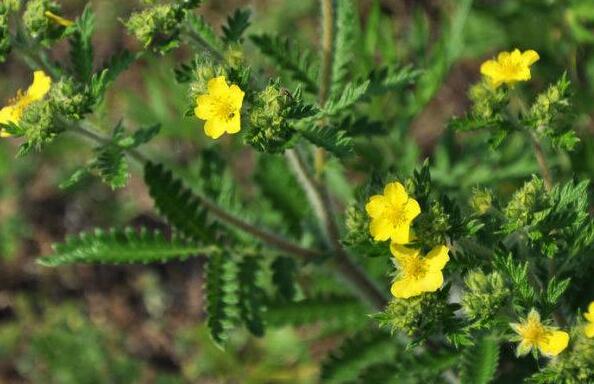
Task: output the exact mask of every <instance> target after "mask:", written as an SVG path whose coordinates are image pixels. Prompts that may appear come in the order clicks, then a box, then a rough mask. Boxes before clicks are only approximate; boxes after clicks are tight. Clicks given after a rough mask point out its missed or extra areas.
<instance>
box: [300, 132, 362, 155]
mask: <svg viewBox="0 0 594 384" xmlns="http://www.w3.org/2000/svg"><path fill="white" fill-rule="evenodd" d="M298 132H299V133H300V134H301V135H302V136H303V137H305V138H306V139H307V140H309V141H310V142H312V143H313V144H315V145H317V146H318V147H322V148H324V149H326V150H327V151H329V152H331V153H333V154H334V155H336V156H338V157H343V156H346V155H348V154H350V153H351V152H352V151H353V140H352V139H351V137H349V136H348V135H347V133H346V132H345V131H341V130H338V129H336V128H334V127H331V126H318V125H314V124H307V125H302V126H300V127H299V128H298Z"/></svg>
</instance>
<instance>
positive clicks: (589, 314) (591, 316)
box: [584, 308, 594, 323]
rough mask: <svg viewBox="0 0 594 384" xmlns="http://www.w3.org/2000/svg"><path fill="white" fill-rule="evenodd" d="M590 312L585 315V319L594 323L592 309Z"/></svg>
mask: <svg viewBox="0 0 594 384" xmlns="http://www.w3.org/2000/svg"><path fill="white" fill-rule="evenodd" d="M588 309H589V311H588V312H586V313H584V317H585V318H586V320H588V321H590V322H592V323H594V311H592V310H591V309H590V308H588Z"/></svg>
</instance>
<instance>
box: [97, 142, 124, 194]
mask: <svg viewBox="0 0 594 384" xmlns="http://www.w3.org/2000/svg"><path fill="white" fill-rule="evenodd" d="M96 154H97V155H96V156H97V157H96V159H95V162H93V168H94V169H96V170H97V172H98V173H99V176H100V177H101V180H102V181H103V182H104V183H106V184H109V186H111V188H112V189H117V188H123V187H125V186H126V184H128V177H129V173H128V161H127V160H126V156H125V155H124V151H123V150H122V149H121V148H118V147H117V146H115V145H112V144H108V145H104V146H101V147H99V148H97V149H96Z"/></svg>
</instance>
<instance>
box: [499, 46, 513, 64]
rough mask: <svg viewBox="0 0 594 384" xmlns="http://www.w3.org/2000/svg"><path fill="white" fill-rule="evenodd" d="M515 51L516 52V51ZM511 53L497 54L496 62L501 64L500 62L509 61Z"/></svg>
mask: <svg viewBox="0 0 594 384" xmlns="http://www.w3.org/2000/svg"><path fill="white" fill-rule="evenodd" d="M516 51H517V49H516ZM512 53H513V52H512ZM512 53H510V52H505V51H503V52H499V54H498V55H497V61H498V62H502V61H506V60H509V59H510V57H511V55H512Z"/></svg>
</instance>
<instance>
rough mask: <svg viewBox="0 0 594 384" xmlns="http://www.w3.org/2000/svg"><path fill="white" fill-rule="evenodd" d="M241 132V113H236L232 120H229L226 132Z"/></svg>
mask: <svg viewBox="0 0 594 384" xmlns="http://www.w3.org/2000/svg"><path fill="white" fill-rule="evenodd" d="M240 130H241V118H240V117H239V113H236V114H235V115H234V116H233V118H231V120H227V122H226V127H225V131H227V133H231V134H233V133H237V132H239V131H240Z"/></svg>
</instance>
